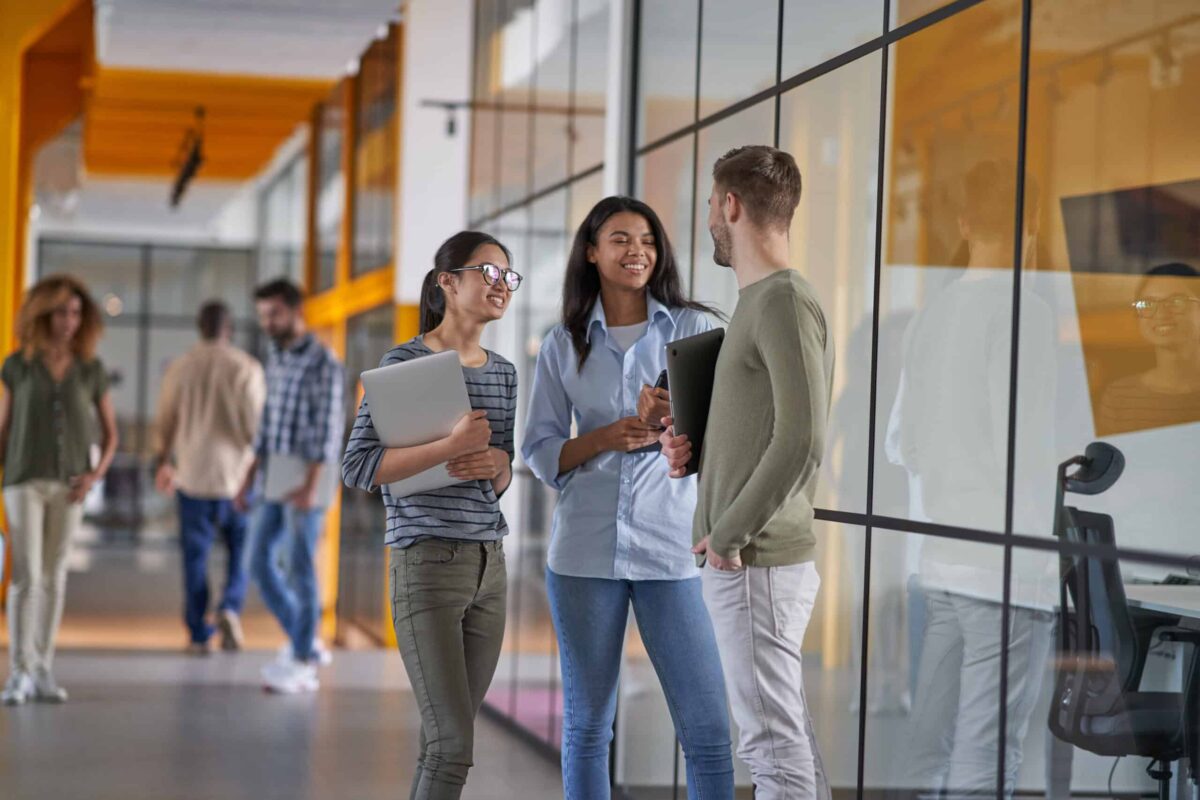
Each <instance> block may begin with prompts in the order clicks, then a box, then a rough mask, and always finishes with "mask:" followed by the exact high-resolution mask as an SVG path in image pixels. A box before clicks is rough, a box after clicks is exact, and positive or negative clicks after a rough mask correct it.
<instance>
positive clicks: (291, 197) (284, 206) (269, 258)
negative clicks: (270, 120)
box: [258, 152, 308, 286]
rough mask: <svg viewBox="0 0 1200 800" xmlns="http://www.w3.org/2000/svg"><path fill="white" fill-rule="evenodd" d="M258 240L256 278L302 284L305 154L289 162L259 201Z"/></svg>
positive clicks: (305, 227)
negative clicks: (260, 239) (282, 278)
mask: <svg viewBox="0 0 1200 800" xmlns="http://www.w3.org/2000/svg"><path fill="white" fill-rule="evenodd" d="M261 205H262V208H261V214H262V220H263V222H262V225H263V232H262V241H261V242H260V247H259V256H258V257H259V268H258V274H259V277H260V278H261V279H263V280H273V279H274V278H278V277H286V278H289V279H291V280H292V281H294V282H295V283H296V284H297V285H299V286H303V285H304V258H305V251H304V247H305V243H306V242H307V240H308V154H307V152H305V153H301V154H300V155H298V156H296V157H295V158H294V159H292V162H291V164H289V165H288V166H287V167H286V168H285V169H284V170H283V171H282V172H281V173H280V174H279V176H278V177H276V178H275V180H274V182H273V183H271V185H270V186H268V187H267V188H266V190H265V191H264V193H263V197H262V200H261Z"/></svg>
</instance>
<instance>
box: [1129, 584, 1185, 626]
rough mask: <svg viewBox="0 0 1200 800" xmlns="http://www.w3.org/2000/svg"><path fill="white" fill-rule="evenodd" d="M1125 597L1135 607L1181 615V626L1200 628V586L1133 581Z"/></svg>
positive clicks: (1170, 614) (1175, 615)
mask: <svg viewBox="0 0 1200 800" xmlns="http://www.w3.org/2000/svg"><path fill="white" fill-rule="evenodd" d="M1125 599H1126V600H1127V601H1128V602H1129V605H1131V606H1133V607H1135V608H1141V609H1143V610H1145V611H1154V612H1157V613H1159V614H1167V615H1169V616H1172V617H1179V618H1180V620H1179V625H1180V627H1183V628H1196V629H1200V586H1164V585H1162V584H1148V583H1131V584H1126V585H1125Z"/></svg>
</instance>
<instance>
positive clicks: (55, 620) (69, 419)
mask: <svg viewBox="0 0 1200 800" xmlns="http://www.w3.org/2000/svg"><path fill="white" fill-rule="evenodd" d="M102 331H103V323H102V322H101V319H100V311H99V309H98V308H97V306H96V303H95V302H94V301H93V300H92V298H91V297H90V296H89V295H88V292H87V289H86V288H85V287H84V285H83V284H82V283H80V282H79V281H77V280H76V279H74V278H71V277H67V276H63V275H58V276H52V277H49V278H46V279H44V280H42V281H41V282H40V283H38V284H37V285H36V286H34V287H33V288H32V289H30V290H29V294H28V295H27V297H26V299H25V303H24V304H23V305H22V307H21V312H20V316H19V321H18V333H19V336H20V342H21V347H20V349H19V350H18V351H17V352H15V353H13V354H12V355H10V356H9V357H8V358H7V359H6V360H5V361H4V367H3V369H2V370H0V379H2V380H3V383H4V392H3V394H2V395H0V468H3V470H4V506H5V510H6V511H7V512H8V521H9V530H8V536H9V546H10V548H11V553H12V585H11V586H10V587H9V590H8V631H9V659H10V661H11V663H12V670H11V672H10V673H9V677H8V681H7V682H6V683H5V684H4V690H3V692H0V701H2V702H3V703H4V704H5V705H22V704H23V703H25V702H27V701H30V700H33V701H36V702H42V703H62V702H65V701H66V699H67V692H66V690H64V689H63V688H62V687H60V686H59V685H58V684H57V683H56V682H55V680H54V673H53V672H52V667H53V662H54V640H55V638H56V636H57V632H58V624H59V620H60V619H61V618H62V611H63V601H64V600H65V598H66V589H67V554H68V552H69V550H70V546H71V540H72V539H73V538H74V537H75V534H76V533H77V532H78V530H79V526H80V523H81V522H82V520H83V500H84V498H85V497H87V494H88V492H89V491H91V489H92V487H93V486H95V485H96V484H97V483H99V482H100V481H101V480H102V479H103V477H104V475H105V473H106V472H107V471H108V468H109V466H111V465H112V461H113V456H114V455H115V454H116V452H117V419H116V412H115V411H114V407H113V401H112V394H111V393H110V392H109V389H108V375H107V373H106V372H105V371H104V365H103V364H101V363H100V359H98V358H96V345H97V342H98V341H99V339H100V334H101V333H102ZM96 443H99V444H100V449H99V457H98V458H95V459H93V457H92V452H91V451H92V446H93V445H94V444H96Z"/></svg>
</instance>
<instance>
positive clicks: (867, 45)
mask: <svg viewBox="0 0 1200 800" xmlns="http://www.w3.org/2000/svg"><path fill="white" fill-rule="evenodd" d="M982 2H984V0H956V2H953V3H950V4H949V5H946V6H943V7H941V8H939V9H938V10H936V11H932V12H930V13H929V14H926V15H925V16H923V17H921V18H919V19H916V20H913V21H912V22H909V23H908V24H906V25H903V26H901V27H899V28H896V29H895V30H893V31H889V32H888V33H887V34H885V35H884V36H880V37H876V38H875V39H872V40H870V41H869V42H864V43H863V44H860V45H859V46H857V47H854V48H851V49H850V50H847V51H846V52H844V53H842V54H841V55H838V56H834V57H833V58H831V59H829V60H828V61H825V62H822V63H820V64H817V65H816V66H814V67H811V68H809V69H806V70H804V71H803V72H800V73H797V74H796V75H793V76H792V77H790V78H788V79H787V80H785V81H782V82H781V83H779V84H777V85H775V86H772V87H768V88H766V89H763V90H762V91H759V92H756V93H754V94H752V95H750V96H749V97H746V98H744V99H742V100H739V101H738V102H736V103H734V104H732V105H730V106H727V107H725V108H723V109H720V110H718V111H715V112H713V113H712V114H709V115H708V116H706V117H704V118H703V119H697V120H696V121H694V122H693V123H692V124H691V125H687V126H685V127H683V128H679V129H678V130H676V131H674V132H673V133H669V134H667V135H666V136H662V137H660V138H658V139H656V140H654V141H653V142H650V143H649V144H646V145H643V146H642V147H640V148H638V151H637V154H638V155H645V154H646V153H648V152H650V151H651V150H657V149H658V148H660V147H663V146H665V145H668V144H670V143H671V142H674V141H677V140H679V139H682V138H683V137H684V136H687V135H688V134H689V133H696V132H698V131H700V130H702V129H703V128H707V127H710V126H712V125H715V124H716V123H718V122H721V121H722V120H725V119H728V118H729V117H732V116H734V115H736V114H738V113H739V112H741V111H745V110H746V109H747V108H750V107H751V106H754V105H757V104H758V103H761V102H762V101H764V100H770V99H773V98H774V97H775V96H776V95H779V94H783V93H785V92H789V91H791V90H792V89H795V88H796V87H797V86H802V85H803V84H806V83H810V82H812V81H814V80H816V79H817V78H819V77H821V76H822V75H826V74H828V73H830V72H833V71H834V70H836V69H838V68H840V67H844V66H845V65H847V64H850V63H852V62H854V61H857V60H858V59H860V58H863V57H864V56H868V55H870V54H871V53H874V52H875V51H876V50H879V49H881V48H883V47H887V46H889V45H891V44H894V43H896V42H898V41H900V40H901V39H904V38H906V37H908V36H912V35H913V34H916V33H919V32H920V31H923V30H925V29H926V28H928V27H930V26H933V25H936V24H937V23H939V22H942V21H943V20H945V19H947V18H949V17H952V16H954V15H955V14H957V13H959V12H961V11H965V10H967V9H968V8H971V7H972V6H976V5H979V4H980V3H982Z"/></svg>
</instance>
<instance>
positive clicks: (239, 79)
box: [83, 66, 333, 180]
mask: <svg viewBox="0 0 1200 800" xmlns="http://www.w3.org/2000/svg"><path fill="white" fill-rule="evenodd" d="M332 85H333V83H332V82H331V81H312V80H296V79H289V78H263V77H257V76H239V75H228V74H216V73H192V72H162V71H147V70H131V69H114V68H105V67H99V66H98V67H97V69H96V71H95V73H94V76H93V77H92V78H91V79H90V80H89V81H87V83H86V85H85V87H84V88H85V92H86V97H87V100H86V104H85V116H84V129H83V155H84V163H85V165H86V167H87V170H88V172H90V173H93V174H99V175H141V176H150V175H173V174H174V173H175V172H176V171H177V169H178V160H179V150H180V145H181V143H182V142H183V140H184V137H185V135H186V133H187V131H188V130H189V129H191V128H192V127H193V126H194V124H195V117H194V114H195V110H196V109H197V108H201V107H202V108H203V109H204V131H205V136H204V156H205V163H204V165H203V166H202V167H201V168H200V171H199V172H198V173H197V178H198V179H206V178H212V179H223V180H244V179H248V178H251V177H253V176H254V175H255V174H257V173H258V172H259V171H260V170H261V169H262V168H263V167H264V166H265V165H266V164H267V162H268V161H269V160H270V159H271V157H272V155H274V153H275V149H276V148H277V147H278V146H279V144H280V143H281V142H283V140H284V139H286V138H287V137H288V136H289V135H291V133H292V131H294V130H295V128H296V126H297V125H298V124H300V123H302V122H305V121H307V120H308V119H309V117H310V116H311V114H312V109H313V106H314V105H315V104H316V103H318V102H319V101H320V100H321V99H322V98H324V97H325V95H327V94H328V93H329V90H330V88H331V87H332Z"/></svg>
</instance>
